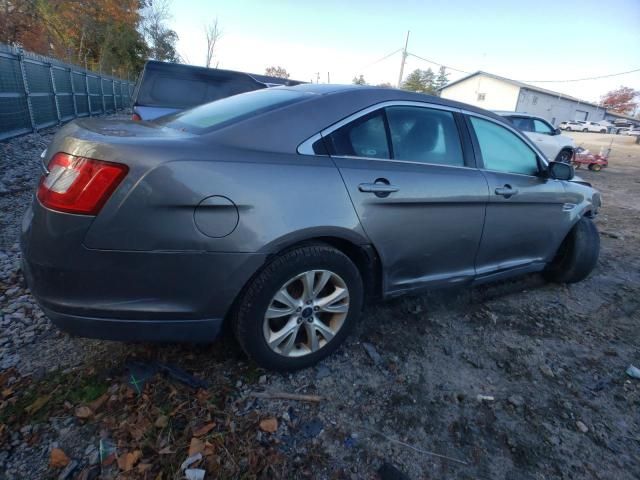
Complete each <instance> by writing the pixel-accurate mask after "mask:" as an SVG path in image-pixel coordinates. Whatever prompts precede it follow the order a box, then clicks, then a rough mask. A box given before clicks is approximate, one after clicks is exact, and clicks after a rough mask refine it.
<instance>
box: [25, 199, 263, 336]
mask: <svg viewBox="0 0 640 480" xmlns="http://www.w3.org/2000/svg"><path fill="white" fill-rule="evenodd" d="M91 221H92V218H91V217H82V216H78V215H69V214H59V213H56V212H51V211H49V210H46V209H45V208H44V207H42V206H41V205H40V204H39V203H38V202H37V201H35V202H34V204H33V206H32V207H30V208H29V209H28V211H27V213H26V214H25V218H24V220H23V225H22V234H21V248H22V258H23V272H24V276H25V280H26V282H27V284H28V286H29V288H30V289H31V292H32V294H33V296H34V297H35V299H36V300H37V301H38V303H39V304H40V306H41V307H42V309H43V311H44V312H45V313H46V314H47V316H48V317H49V318H50V319H51V320H52V321H53V323H54V324H56V325H57V326H58V327H60V328H61V329H62V330H65V331H68V332H69V333H73V334H77V335H80V336H84V337H92V338H103V339H111V340H123V341H199V342H207V341H211V340H213V339H214V338H215V337H216V335H217V334H218V332H219V330H220V327H221V325H222V322H223V319H224V318H225V316H226V315H227V312H228V311H229V309H230V308H231V305H232V304H233V302H234V300H235V298H236V297H237V295H238V294H239V293H240V291H241V289H242V287H243V286H244V285H245V283H246V282H247V281H248V280H249V279H250V278H251V276H252V275H253V274H254V273H255V271H256V270H258V269H259V268H260V266H261V265H262V264H263V263H264V261H265V259H266V256H265V255H262V254H250V253H214V252H192V251H187V252H176V251H171V252H166V251H162V252H159V251H152V252H146V251H117V250H94V249H89V248H86V247H85V246H84V245H83V243H82V240H83V238H84V234H85V232H86V231H87V229H88V227H89V225H90V223H91Z"/></svg>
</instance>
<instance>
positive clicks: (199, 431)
mask: <svg viewBox="0 0 640 480" xmlns="http://www.w3.org/2000/svg"><path fill="white" fill-rule="evenodd" d="M215 426H216V424H215V422H210V423H205V424H204V425H201V426H199V427H198V428H196V429H195V430H194V431H193V436H194V437H202V436H203V435H206V434H207V433H209V432H210V431H211V430H213V428H214V427H215Z"/></svg>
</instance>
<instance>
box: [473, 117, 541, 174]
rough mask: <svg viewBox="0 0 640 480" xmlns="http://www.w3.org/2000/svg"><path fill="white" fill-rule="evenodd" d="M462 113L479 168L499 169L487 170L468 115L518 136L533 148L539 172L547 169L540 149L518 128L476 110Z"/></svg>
mask: <svg viewBox="0 0 640 480" xmlns="http://www.w3.org/2000/svg"><path fill="white" fill-rule="evenodd" d="M462 113H463V115H464V117H465V123H466V125H467V129H468V130H469V135H471V142H472V144H473V151H474V154H475V156H476V164H477V165H478V168H479V169H480V170H486V171H488V172H499V170H489V169H488V168H485V166H484V160H483V158H482V152H481V151H480V143H479V142H478V137H477V136H476V132H475V130H474V129H473V126H472V125H471V121H470V120H469V117H477V118H481V119H482V120H487V121H489V122H491V123H495V124H496V125H498V126H499V127H502V128H505V129H507V130H509V131H510V132H511V133H513V134H514V135H515V136H516V137H518V138H519V139H520V140H522V141H523V142H524V143H525V145H527V146H528V147H529V148H531V150H533V151H534V153H535V154H536V158H537V162H538V171H539V173H541V172H543V171H545V170H546V169H547V167H548V166H549V163H548V162H547V160H546V159H545V156H544V154H543V153H542V152H541V151H540V149H539V148H538V147H537V146H536V145H535V144H534V143H533V142H531V141H530V140H529V139H528V138H527V137H526V136H525V135H524V134H523V133H521V132H519V131H518V130H516V129H515V128H514V127H512V126H511V125H508V124H506V123H502V122H497V121H496V120H495V119H493V118H491V117H489V116H487V115H482V114H480V113H476V112H470V111H468V110H462ZM501 173H505V172H501ZM510 175H523V176H525V177H532V176H535V175H526V174H523V173H511V174H510Z"/></svg>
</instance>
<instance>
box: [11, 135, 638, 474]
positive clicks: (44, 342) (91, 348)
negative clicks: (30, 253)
mask: <svg viewBox="0 0 640 480" xmlns="http://www.w3.org/2000/svg"><path fill="white" fill-rule="evenodd" d="M572 136H573V137H574V138H575V140H576V143H577V144H579V145H580V144H582V146H584V147H586V148H590V149H591V150H592V151H595V152H598V151H600V148H601V147H604V148H605V149H606V148H607V147H608V146H609V142H610V141H611V140H612V139H613V144H612V151H611V156H610V166H609V167H608V168H607V169H605V170H603V171H601V172H598V173H596V172H591V171H588V170H584V169H582V170H579V171H578V175H580V176H581V177H582V178H583V179H585V180H587V181H589V182H591V183H592V184H593V185H594V186H595V187H596V188H598V189H599V190H600V191H601V192H602V196H603V208H602V210H601V213H600V215H599V216H598V217H597V220H596V224H597V226H598V228H599V230H600V234H601V235H600V239H601V256H600V260H599V263H598V266H597V268H596V270H595V272H594V273H593V274H592V275H591V276H590V277H589V278H588V279H587V280H585V281H583V282H581V283H579V284H575V285H569V286H565V285H557V284H548V283H545V282H544V281H543V280H542V278H541V277H540V276H539V275H531V276H526V277H523V278H520V279H517V280H514V281H509V282H502V283H499V284H494V285H488V286H483V287H481V288H473V289H469V288H464V289H455V290H441V291H435V292H431V293H429V294H426V295H423V296H413V297H405V298H402V299H398V300H394V301H391V302H387V303H381V304H376V305H370V306H368V307H367V308H366V310H365V312H364V314H363V316H362V321H361V322H360V324H359V326H358V328H357V329H356V332H355V333H354V334H353V335H352V337H351V338H350V339H349V340H348V341H347V342H346V344H345V345H344V346H342V347H341V348H340V349H339V350H338V352H337V353H336V354H334V355H333V356H331V357H330V358H328V359H326V360H325V361H323V362H322V363H321V364H320V365H318V366H317V367H315V368H312V369H307V370H304V371H300V372H297V373H294V374H289V375H281V374H274V373H271V372H265V371H262V370H260V369H258V368H257V367H255V365H253V364H252V363H251V362H249V361H247V360H246V358H245V357H244V356H243V354H242V353H241V352H240V350H239V348H238V347H237V345H236V344H235V342H234V341H233V340H232V339H231V338H230V337H228V336H227V337H224V338H222V339H220V340H219V341H217V342H216V343H215V344H213V345H210V346H199V347H196V346H188V345H171V346H167V345H164V346H158V345H123V344H119V343H113V342H101V341H95V340H86V339H78V338H71V337H69V336H68V335H66V334H63V333H60V332H58V331H57V330H56V329H55V328H46V327H42V328H40V327H39V328H38V329H36V333H35V335H33V336H32V337H30V339H29V341H22V340H16V342H15V343H11V342H8V343H5V346H4V347H0V348H1V350H0V353H1V355H2V356H0V360H3V361H4V363H3V365H4V367H3V368H4V370H0V390H1V394H0V395H1V396H0V401H1V402H2V403H0V477H2V478H12V479H14V478H15V479H23V478H81V479H91V478H115V477H118V478H148V479H170V478H176V479H177V478H184V477H183V474H182V471H181V468H180V464H181V463H182V462H183V461H184V460H185V459H186V458H187V456H188V454H189V452H190V451H191V453H197V452H199V453H202V455H203V459H202V460H200V461H198V462H197V463H196V464H194V465H193V467H194V468H202V469H204V470H205V471H206V472H207V473H206V477H205V478H207V479H213V478H318V479H342V478H346V479H375V478H384V479H389V478H411V479H492V480H493V479H509V480H527V479H539V480H542V479H581V480H582V479H602V480H604V479H614V478H615V479H620V480H624V479H638V478H640V415H639V412H640V380H637V379H634V378H631V377H630V376H628V375H626V374H625V370H626V369H627V367H628V366H629V365H630V364H634V365H635V366H637V367H640V328H639V326H640V325H639V324H640V257H639V254H640V145H634V144H633V140H634V139H632V138H630V137H622V136H612V135H600V134H583V133H573V134H572ZM46 140H47V137H46V136H45V137H44V138H42V137H38V138H37V139H35V140H28V142H29V141H30V142H32V143H33V144H34V145H35V146H34V147H33V148H32V150H33V152H36V151H37V148H40V145H41V144H42V143H46ZM19 142H20V143H19ZM24 142H25V140H22V141H19V140H14V141H11V142H5V144H4V145H3V144H0V153H3V154H4V158H5V160H2V159H1V158H0V161H8V160H6V159H8V158H9V157H10V156H11V155H13V154H14V153H12V152H15V151H16V149H19V148H23V145H24ZM28 142H27V143H28ZM2 148H4V150H1V149H2ZM33 152H31V153H33ZM31 153H29V154H31ZM36 153H39V151H37V152H36ZM32 161H33V162H36V161H37V159H33V160H32ZM5 166H6V164H4V165H3V168H4V167H5ZM36 171H37V169H36V168H35V167H34V168H33V172H34V178H35V176H36V175H37V174H36ZM23 181H24V182H27V183H28V182H31V183H32V182H33V181H34V180H33V179H23ZM0 200H1V201H2V207H3V209H4V208H5V206H6V205H9V203H7V202H13V209H15V210H16V211H18V212H20V211H21V210H23V209H24V207H25V205H26V202H27V201H28V194H26V193H24V192H23V191H22V190H20V191H18V190H16V193H15V194H13V193H10V194H9V196H7V195H4V197H0ZM6 218H8V219H9V220H4V224H3V228H9V227H11V228H13V229H14V230H12V231H16V230H17V224H13V226H11V225H9V223H11V222H17V221H19V215H17V214H15V213H11V214H10V215H9V216H8V217H6ZM8 231H9V230H5V232H8ZM5 237H7V238H10V237H11V234H8V233H7V234H6V235H5ZM14 241H15V240H12V241H11V242H5V245H3V246H2V248H4V250H3V251H2V252H0V253H2V254H3V255H5V257H6V260H4V262H5V264H6V265H7V266H6V269H8V270H7V273H5V275H4V276H3V277H2V278H1V279H0V306H1V307H2V308H3V309H10V310H11V311H12V312H15V311H20V310H19V309H18V310H16V309H15V307H11V308H9V306H10V305H11V302H12V301H13V300H15V299H16V298H19V296H20V295H23V296H24V297H25V301H28V297H29V296H28V292H23V291H21V290H20V289H17V290H16V288H15V287H16V285H20V282H21V273H20V271H19V262H18V261H17V260H16V259H17V255H18V254H17V252H16V248H15V246H14V245H13V242H14ZM2 261H3V260H2V258H0V263H2ZM10 315H13V313H6V312H3V317H4V320H3V322H4V323H3V324H2V325H3V327H2V328H3V330H2V332H1V333H0V335H5V332H8V327H7V325H8V321H7V318H10V319H11V318H13V317H10ZM23 317H25V318H26V320H27V323H28V321H29V319H30V318H34V319H35V318H37V317H38V309H37V307H34V308H32V309H26V311H25V315H23ZM11 331H12V332H13V330H11ZM12 335H13V333H12ZM16 335H17V334H16ZM0 338H1V337H0ZM12 338H13V337H12ZM12 341H13V340H12ZM0 345H2V343H0ZM7 345H9V346H7ZM11 355H13V356H14V357H10V356H11ZM16 355H17V356H18V357H16ZM8 358H9V359H10V358H14V359H15V358H17V360H16V361H7V359H8ZM135 362H137V363H135ZM153 362H161V364H162V365H172V366H178V367H179V368H180V369H182V370H181V371H184V372H188V373H189V374H192V375H194V376H195V377H197V379H199V380H203V381H204V382H206V386H203V385H200V386H198V385H194V386H189V385H186V384H185V381H186V382H187V383H189V381H191V382H193V379H190V378H189V377H186V378H185V377H184V375H183V376H181V375H180V374H177V375H176V374H175V371H172V370H167V369H165V370H164V373H162V372H160V373H154V371H150V370H149V369H150V368H151V366H153V365H156V366H157V363H153ZM145 369H146V370H145ZM134 372H135V376H136V378H138V379H139V378H143V379H144V380H145V381H144V382H141V383H143V385H141V384H140V382H137V381H133V382H132V381H131V378H132V375H133V374H134ZM145 372H146V373H145ZM260 392H267V393H268V394H273V393H278V392H287V393H295V394H309V395H318V396H320V397H321V399H320V401H299V400H281V399H268V398H256V397H255V396H254V394H256V393H260ZM43 399H44V400H43ZM314 400H318V399H314ZM84 408H88V410H85V409H84ZM265 420H267V421H266V422H265ZM104 445H107V446H108V447H109V448H106V450H107V452H106V453H105V455H104V457H105V461H104V462H100V456H99V455H98V454H97V453H96V452H98V453H102V451H103V450H105V448H102V447H104ZM110 446H113V447H114V448H115V450H114V449H111V448H110ZM55 448H59V449H61V450H62V451H64V453H65V455H66V456H67V457H68V458H67V461H68V462H67V467H66V469H64V470H63V465H62V464H63V463H64V462H62V463H61V464H60V466H59V467H57V468H54V467H50V466H49V462H50V459H51V455H52V454H51V452H52V450H53V449H55ZM113 452H115V455H117V457H118V458H117V460H116V461H115V462H114V461H113V460H114V459H113V456H114V455H112V453H113ZM56 453H58V452H57V451H56ZM391 466H394V467H395V468H397V469H398V470H399V471H401V472H403V473H404V475H406V477H403V476H401V474H400V473H397V472H396V476H391V474H390V473H389V472H390V471H391V469H392V467H391ZM381 467H382V469H381ZM3 468H4V472H5V473H4V477H3V474H2V471H3ZM61 472H62V473H61ZM25 474H27V475H28V476H25Z"/></svg>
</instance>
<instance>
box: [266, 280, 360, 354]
mask: <svg viewBox="0 0 640 480" xmlns="http://www.w3.org/2000/svg"><path fill="white" fill-rule="evenodd" d="M348 313H349V289H348V288H347V285H346V283H345V282H344V280H343V279H342V278H341V277H340V276H339V275H338V274H336V273H334V272H331V271H329V270H309V271H306V272H303V273H301V274H299V275H296V276H295V277H293V278H291V279H290V280H288V281H287V282H286V283H285V284H284V285H283V286H282V287H280V289H279V290H278V291H277V292H276V294H275V295H274V296H273V298H272V300H271V302H270V303H269V306H268V307H267V311H266V312H265V315H264V322H263V334H264V339H265V341H266V343H267V345H268V346H269V348H270V349H271V350H273V351H274V352H276V353H278V354H280V355H283V356H286V357H300V356H304V355H308V354H311V353H314V352H316V351H318V350H319V349H321V348H323V347H325V346H326V345H327V344H328V343H329V342H331V340H332V339H333V338H334V337H335V335H336V334H337V333H338V331H339V330H340V329H341V328H342V327H343V325H344V323H345V319H346V318H347V315H348Z"/></svg>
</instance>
